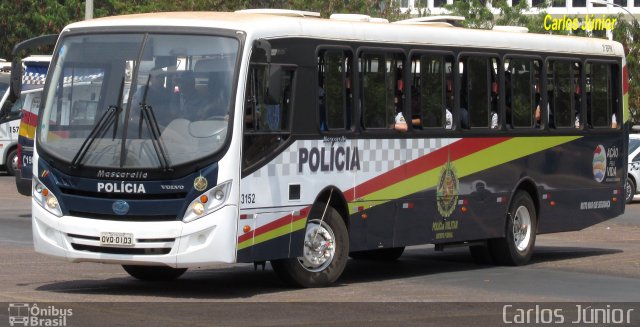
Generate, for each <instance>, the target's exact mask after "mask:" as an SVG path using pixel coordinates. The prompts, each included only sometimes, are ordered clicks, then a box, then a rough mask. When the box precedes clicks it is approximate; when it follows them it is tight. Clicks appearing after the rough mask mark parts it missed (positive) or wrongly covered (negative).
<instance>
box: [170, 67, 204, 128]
mask: <svg viewBox="0 0 640 327" xmlns="http://www.w3.org/2000/svg"><path fill="white" fill-rule="evenodd" d="M177 90H178V91H179V96H180V107H179V110H180V112H182V113H183V114H184V116H183V117H186V118H188V119H190V120H191V121H196V120H202V119H205V118H207V117H205V116H207V112H206V108H207V99H206V98H205V97H204V96H202V95H201V94H200V93H199V92H198V90H197V89H196V79H195V76H194V75H193V72H191V71H185V72H184V73H182V75H181V76H180V78H179V79H178V89H177Z"/></svg>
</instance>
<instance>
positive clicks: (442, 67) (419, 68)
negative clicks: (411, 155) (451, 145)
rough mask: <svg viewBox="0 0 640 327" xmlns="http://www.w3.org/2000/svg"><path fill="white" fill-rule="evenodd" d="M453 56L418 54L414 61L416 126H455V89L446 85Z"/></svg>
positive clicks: (412, 91) (414, 123)
mask: <svg viewBox="0 0 640 327" xmlns="http://www.w3.org/2000/svg"><path fill="white" fill-rule="evenodd" d="M452 65H453V56H449V55H446V56H445V55H440V54H425V55H416V56H414V57H413V58H412V60H411V71H412V85H411V124H412V126H413V128H417V129H423V128H446V129H451V128H452V114H451V112H452V111H451V110H452V109H453V106H452V105H451V103H450V101H447V100H448V99H450V98H451V91H452V90H451V89H450V88H447V87H445V86H447V85H449V83H447V81H448V79H447V76H448V75H450V74H451V69H452Z"/></svg>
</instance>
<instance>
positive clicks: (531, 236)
mask: <svg viewBox="0 0 640 327" xmlns="http://www.w3.org/2000/svg"><path fill="white" fill-rule="evenodd" d="M537 222H538V219H537V214H536V208H535V205H534V203H533V200H532V199H531V196H530V195H529V193H527V192H524V191H518V192H517V193H516V195H515V196H514V198H513V201H512V202H511V207H510V208H509V215H508V216H507V219H506V224H505V225H506V226H505V228H506V230H505V237H504V238H498V239H492V240H490V241H489V247H490V249H491V255H492V257H493V259H495V260H496V262H497V263H499V264H502V265H508V266H521V265H524V264H526V263H528V262H529V260H531V256H532V255H533V248H534V246H535V242H536V230H537Z"/></svg>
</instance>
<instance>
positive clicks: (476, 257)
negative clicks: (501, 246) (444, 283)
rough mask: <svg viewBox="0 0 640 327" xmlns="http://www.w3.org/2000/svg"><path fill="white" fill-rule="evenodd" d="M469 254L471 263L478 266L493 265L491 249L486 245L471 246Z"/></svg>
mask: <svg viewBox="0 0 640 327" xmlns="http://www.w3.org/2000/svg"><path fill="white" fill-rule="evenodd" d="M469 253H471V258H472V259H473V262H475V263H476V264H479V265H493V264H494V263H495V260H493V255H491V249H489V246H487V245H472V246H470V247H469Z"/></svg>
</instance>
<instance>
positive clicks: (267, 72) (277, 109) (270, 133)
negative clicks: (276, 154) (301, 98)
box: [242, 64, 293, 170]
mask: <svg viewBox="0 0 640 327" xmlns="http://www.w3.org/2000/svg"><path fill="white" fill-rule="evenodd" d="M292 82H293V70H292V69H287V68H284V67H281V66H279V65H276V64H272V65H271V66H270V67H269V66H267V65H253V66H252V67H251V69H250V73H249V76H248V78H247V86H246V87H247V89H246V92H245V100H244V103H245V114H244V123H245V128H244V139H243V151H242V157H243V158H242V169H243V170H244V169H246V168H249V167H251V166H253V165H254V164H256V163H258V162H259V161H261V160H264V159H265V158H266V157H268V156H269V154H270V153H273V151H274V150H275V149H276V148H278V146H280V145H281V144H282V143H284V142H285V141H286V140H287V139H288V138H289V133H290V126H289V115H290V112H291V89H292ZM269 88H271V89H269Z"/></svg>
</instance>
